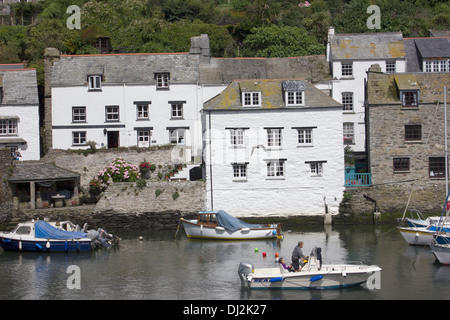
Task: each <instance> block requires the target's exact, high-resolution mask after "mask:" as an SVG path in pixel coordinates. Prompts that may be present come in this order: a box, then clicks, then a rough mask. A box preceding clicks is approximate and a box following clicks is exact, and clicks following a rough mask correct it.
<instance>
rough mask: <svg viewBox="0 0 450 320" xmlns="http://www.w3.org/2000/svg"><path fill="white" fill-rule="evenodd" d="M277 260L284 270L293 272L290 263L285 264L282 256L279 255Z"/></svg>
mask: <svg viewBox="0 0 450 320" xmlns="http://www.w3.org/2000/svg"><path fill="white" fill-rule="evenodd" d="M277 261H278V263H279V264H281V266H282V267H283V269H284V270H287V271H289V272H294V269H293V268H292V265H291V264H290V265H288V266H287V265H286V263H285V262H284V260H283V258H282V257H279V258H278V259H277Z"/></svg>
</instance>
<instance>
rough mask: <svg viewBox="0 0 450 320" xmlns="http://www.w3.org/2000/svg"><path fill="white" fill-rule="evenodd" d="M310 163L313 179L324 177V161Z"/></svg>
mask: <svg viewBox="0 0 450 320" xmlns="http://www.w3.org/2000/svg"><path fill="white" fill-rule="evenodd" d="M308 163H309V170H310V172H311V176H312V177H314V176H322V175H323V163H324V162H323V161H310V162H308Z"/></svg>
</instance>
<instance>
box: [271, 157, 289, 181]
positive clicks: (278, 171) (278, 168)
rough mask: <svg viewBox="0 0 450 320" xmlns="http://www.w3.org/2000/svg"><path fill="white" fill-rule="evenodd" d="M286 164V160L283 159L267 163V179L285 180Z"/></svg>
mask: <svg viewBox="0 0 450 320" xmlns="http://www.w3.org/2000/svg"><path fill="white" fill-rule="evenodd" d="M284 162H285V160H282V159H280V160H269V161H267V177H268V178H284V177H285V170H284Z"/></svg>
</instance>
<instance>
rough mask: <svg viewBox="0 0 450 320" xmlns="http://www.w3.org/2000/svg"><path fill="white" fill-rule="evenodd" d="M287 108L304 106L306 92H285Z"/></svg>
mask: <svg viewBox="0 0 450 320" xmlns="http://www.w3.org/2000/svg"><path fill="white" fill-rule="evenodd" d="M285 101H286V106H289V107H290V106H304V105H305V92H304V91H286V92H285Z"/></svg>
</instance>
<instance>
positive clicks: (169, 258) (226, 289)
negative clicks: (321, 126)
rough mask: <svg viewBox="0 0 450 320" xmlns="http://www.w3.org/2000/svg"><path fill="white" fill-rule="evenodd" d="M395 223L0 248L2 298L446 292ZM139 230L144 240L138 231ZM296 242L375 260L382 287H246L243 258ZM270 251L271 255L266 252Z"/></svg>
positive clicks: (128, 236) (447, 272) (264, 260)
mask: <svg viewBox="0 0 450 320" xmlns="http://www.w3.org/2000/svg"><path fill="white" fill-rule="evenodd" d="M390 230H392V228H391V227H390V226H388V227H386V228H383V227H374V226H327V227H324V226H308V227H302V228H298V229H295V230H294V229H293V230H291V231H290V232H288V231H285V237H284V239H283V240H282V241H277V240H261V241H257V240H256V241H227V242H221V241H201V240H189V239H187V238H186V236H185V235H184V233H183V232H182V230H180V232H179V233H178V235H177V237H176V238H175V237H174V233H175V232H174V230H134V231H124V230H116V231H114V233H115V234H117V235H118V236H119V237H121V238H122V242H121V245H120V247H119V248H114V249H113V248H112V250H99V251H95V252H87V253H86V252H83V253H67V254H66V253H55V254H51V255H50V254H40V253H17V252H5V251H3V250H2V249H0V273H1V274H2V276H1V277H0V299H203V300H217V299H228V300H237V299H241V300H247V299H252V300H294V299H295V300H298V299H305V300H309V299H449V298H450V291H449V290H447V288H448V285H449V284H450V267H445V266H441V265H439V264H437V263H435V259H434V257H433V256H432V254H431V253H430V250H429V249H428V248H427V247H410V246H408V245H407V244H406V243H405V242H404V241H403V239H402V238H401V236H400V235H399V234H397V232H396V231H395V230H394V231H390ZM140 236H142V240H139V237H140ZM298 241H303V242H304V247H303V252H304V253H305V254H306V255H309V253H310V251H311V250H312V249H313V248H314V247H315V246H317V247H321V248H322V254H323V259H324V262H337V263H339V262H350V261H361V262H362V263H364V264H377V265H379V266H380V267H381V268H383V271H382V273H381V289H380V290H369V289H367V288H365V287H364V286H359V287H353V288H345V289H339V290H278V291H276V290H248V289H247V288H243V287H242V286H241V283H240V279H239V277H238V274H237V268H238V265H239V263H240V262H241V261H245V262H250V263H252V264H253V265H254V266H255V267H268V266H274V265H276V263H275V253H278V254H279V255H280V256H282V257H283V258H284V259H285V261H287V262H290V260H291V253H292V250H293V249H294V247H295V246H296V245H297V242H298ZM263 253H266V257H263ZM71 265H76V266H78V267H79V268H80V270H81V289H79V290H78V289H69V288H67V285H66V284H67V279H68V277H69V276H70V274H69V273H67V268H68V267H69V266H71Z"/></svg>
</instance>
